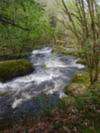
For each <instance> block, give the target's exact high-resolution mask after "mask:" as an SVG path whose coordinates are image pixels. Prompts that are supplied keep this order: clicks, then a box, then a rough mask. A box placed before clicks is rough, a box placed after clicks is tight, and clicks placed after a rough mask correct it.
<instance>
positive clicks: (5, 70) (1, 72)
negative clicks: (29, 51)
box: [0, 59, 34, 82]
mask: <svg viewBox="0 0 100 133" xmlns="http://www.w3.org/2000/svg"><path fill="white" fill-rule="evenodd" d="M33 70H34V68H33V66H32V64H31V63H30V62H29V61H28V60H25V59H21V60H11V61H4V62H0V81H1V82H7V81H9V80H11V79H13V78H15V77H18V76H24V75H26V74H29V73H31V72H32V71H33Z"/></svg>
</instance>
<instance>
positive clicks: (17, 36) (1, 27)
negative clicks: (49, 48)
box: [0, 0, 51, 53]
mask: <svg viewBox="0 0 100 133" xmlns="http://www.w3.org/2000/svg"><path fill="white" fill-rule="evenodd" d="M47 34H48V36H49V35H50V34H51V28H50V25H49V19H47V16H46V15H45V12H44V9H43V7H42V6H41V5H40V4H39V3H38V2H36V1H35V0H9V1H8V0H1V1H0V38H2V39H0V40H1V41H0V48H3V49H5V47H6V49H7V48H9V49H10V51H11V52H13V53H15V52H17V51H20V50H21V49H22V48H23V47H30V46H29V45H31V46H32V45H35V44H36V40H41V39H42V38H44V37H45V35H47ZM44 40H46V39H44ZM27 43H28V44H27ZM26 44H27V45H26ZM19 49H20V50H19Z"/></svg>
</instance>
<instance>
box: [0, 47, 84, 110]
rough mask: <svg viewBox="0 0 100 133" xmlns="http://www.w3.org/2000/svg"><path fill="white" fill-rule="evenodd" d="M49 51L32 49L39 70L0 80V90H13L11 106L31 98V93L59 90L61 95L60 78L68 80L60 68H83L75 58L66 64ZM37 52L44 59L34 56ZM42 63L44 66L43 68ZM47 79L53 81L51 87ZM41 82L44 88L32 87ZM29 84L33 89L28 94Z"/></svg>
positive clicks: (62, 94) (46, 49) (61, 85)
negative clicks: (5, 80)
mask: <svg viewBox="0 0 100 133" xmlns="http://www.w3.org/2000/svg"><path fill="white" fill-rule="evenodd" d="M51 52H52V49H51V48H44V49H40V50H34V51H33V52H32V56H33V57H34V58H35V60H37V64H38V65H40V67H39V70H37V71H36V72H34V73H32V74H29V75H26V76H23V77H19V78H16V79H13V80H11V81H10V82H7V83H1V82H0V92H9V91H12V92H14V94H13V97H15V100H14V102H13V104H12V108H16V107H17V106H18V105H20V104H21V103H22V102H23V101H25V100H28V99H31V97H32V96H33V95H34V96H36V95H38V94H40V93H41V92H45V93H46V94H53V93H55V92H59V97H63V96H64V93H63V88H64V82H63V81H62V79H61V78H65V79H66V80H68V81H69V77H67V75H64V74H63V73H62V72H61V71H60V70H62V69H64V70H65V68H66V70H67V68H70V67H75V68H77V69H83V68H84V65H81V64H78V63H77V61H78V60H75V59H70V60H71V61H70V62H69V64H67V63H64V62H63V61H62V60H61V59H60V58H59V57H57V56H55V57H53V58H52V53H51ZM37 54H41V55H42V54H43V55H44V56H45V57H46V58H45V60H44V61H42V60H41V56H40V57H38V58H37V57H36V56H35V55H37ZM47 55H49V56H47ZM31 58H32V57H31ZM34 58H33V61H32V63H33V65H34ZM41 62H42V63H41ZM43 63H44V64H43ZM43 65H44V66H45V67H44V68H43ZM35 67H37V66H35ZM55 79H57V80H55ZM48 81H53V82H54V87H53V88H52V86H50V87H48V85H47V86H46V82H48ZM43 82H44V84H45V86H46V87H45V88H44V89H43V88H42V89H41V90H38V91H37V90H36V89H35V88H34V84H35V85H36V86H37V87H38V86H39V85H41V83H43ZM30 86H31V91H33V92H32V94H30V91H29V92H28V90H30ZM32 87H33V88H32ZM26 91H27V93H26Z"/></svg>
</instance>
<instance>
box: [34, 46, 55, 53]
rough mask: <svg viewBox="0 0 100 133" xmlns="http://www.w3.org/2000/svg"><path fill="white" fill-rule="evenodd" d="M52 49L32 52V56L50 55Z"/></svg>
mask: <svg viewBox="0 0 100 133" xmlns="http://www.w3.org/2000/svg"><path fill="white" fill-rule="evenodd" d="M51 52H52V49H51V48H49V47H47V48H43V49H42V50H41V49H40V50H33V52H32V54H47V53H51Z"/></svg>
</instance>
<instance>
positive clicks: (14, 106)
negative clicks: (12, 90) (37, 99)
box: [12, 98, 23, 109]
mask: <svg viewBox="0 0 100 133" xmlns="http://www.w3.org/2000/svg"><path fill="white" fill-rule="evenodd" d="M22 101H23V99H22V98H20V99H15V101H14V102H13V104H12V108H13V109H15V108H16V107H17V106H18V105H20V104H21V103H22Z"/></svg>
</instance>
